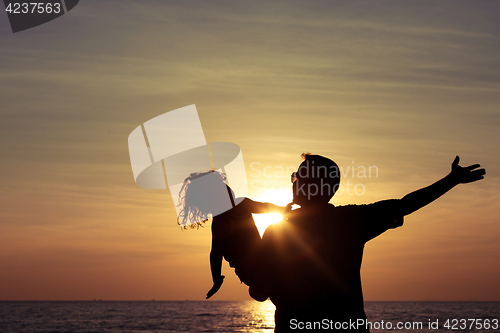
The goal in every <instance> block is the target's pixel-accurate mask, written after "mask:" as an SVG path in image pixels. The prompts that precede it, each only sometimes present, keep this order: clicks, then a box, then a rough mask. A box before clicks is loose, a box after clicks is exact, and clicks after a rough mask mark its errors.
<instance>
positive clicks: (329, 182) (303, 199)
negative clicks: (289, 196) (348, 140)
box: [292, 153, 340, 206]
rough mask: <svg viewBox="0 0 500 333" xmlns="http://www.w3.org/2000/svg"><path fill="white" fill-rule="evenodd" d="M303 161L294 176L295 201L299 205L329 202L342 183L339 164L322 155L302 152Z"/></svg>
mask: <svg viewBox="0 0 500 333" xmlns="http://www.w3.org/2000/svg"><path fill="white" fill-rule="evenodd" d="M302 158H303V159H304V162H302V163H301V164H300V166H299V168H298V170H297V172H295V173H294V175H293V176H292V181H293V202H294V203H296V204H297V205H301V206H304V205H310V204H318V203H328V201H330V199H331V198H332V197H333V195H334V194H335V192H336V191H337V189H338V187H339V184H340V171H339V167H338V166H337V164H336V163H335V162H334V161H332V160H331V159H329V158H326V157H323V156H320V155H311V154H309V153H304V154H302Z"/></svg>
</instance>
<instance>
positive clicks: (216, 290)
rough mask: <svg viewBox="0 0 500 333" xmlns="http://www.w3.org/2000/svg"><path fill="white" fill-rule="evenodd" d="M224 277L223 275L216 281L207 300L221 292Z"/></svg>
mask: <svg viewBox="0 0 500 333" xmlns="http://www.w3.org/2000/svg"><path fill="white" fill-rule="evenodd" d="M224 278H225V276H224V275H221V276H220V277H219V278H218V279H217V280H216V281H214V285H213V287H212V289H210V290H209V291H208V293H207V299H209V298H210V297H212V296H213V295H214V294H215V293H216V292H218V291H219V289H220V287H221V286H222V282H224Z"/></svg>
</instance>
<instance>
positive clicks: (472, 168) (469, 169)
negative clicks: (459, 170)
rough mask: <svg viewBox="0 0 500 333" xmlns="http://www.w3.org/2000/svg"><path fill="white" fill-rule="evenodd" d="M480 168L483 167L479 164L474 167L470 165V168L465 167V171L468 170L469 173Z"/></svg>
mask: <svg viewBox="0 0 500 333" xmlns="http://www.w3.org/2000/svg"><path fill="white" fill-rule="evenodd" d="M480 166H481V165H479V164H473V165H469V166H468V167H465V168H464V169H465V170H467V171H471V170H474V169H476V168H479V167H480ZM483 170H484V169H483Z"/></svg>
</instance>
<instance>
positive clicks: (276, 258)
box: [250, 154, 486, 332]
mask: <svg viewBox="0 0 500 333" xmlns="http://www.w3.org/2000/svg"><path fill="white" fill-rule="evenodd" d="M303 158H304V162H302V164H300V166H299V168H298V170H297V172H296V173H293V174H292V182H293V202H294V203H295V204H298V205H300V206H301V208H299V209H296V210H293V211H291V212H290V213H289V214H288V219H287V220H286V221H283V222H282V223H278V224H274V225H271V226H270V227H269V228H268V229H267V230H266V232H265V233H264V236H263V238H262V254H261V257H260V267H259V270H258V273H257V277H256V280H255V282H254V283H253V284H252V286H251V287H250V295H251V296H252V297H253V298H254V299H256V300H258V301H264V300H266V299H267V298H268V297H270V298H271V300H272V302H273V303H274V304H275V305H276V312H275V323H276V329H275V331H276V332H288V331H293V332H295V331H297V330H301V329H305V330H307V331H314V330H318V331H323V330H325V329H341V330H342V329H343V330H349V331H357V332H368V328H367V327H366V322H365V320H366V314H365V312H364V308H363V293H362V289H361V278H360V268H361V261H362V258H363V248H364V245H365V243H366V242H368V241H369V240H371V239H373V238H375V237H377V236H378V235H380V234H382V233H383V232H385V231H386V230H388V229H392V228H397V227H400V226H402V225H403V217H404V216H405V215H408V214H411V213H413V212H414V211H416V210H418V209H420V208H422V207H424V206H425V205H427V204H429V203H430V202H432V201H434V200H436V199H437V198H439V197H440V196H441V195H443V194H444V193H446V192H447V191H449V190H450V189H451V188H453V187H454V186H456V185H458V184H463V183H471V182H475V181H477V180H480V179H483V178H484V175H485V173H486V172H485V170H484V169H477V168H478V167H479V164H474V165H471V166H468V167H461V166H460V165H459V164H458V163H459V157H458V156H457V157H456V158H455V160H454V161H453V163H452V166H451V172H450V173H449V174H448V175H447V176H446V177H444V178H443V179H441V180H439V181H437V182H436V183H434V184H432V185H430V186H428V187H425V188H422V189H420V190H417V191H415V192H412V193H410V194H408V195H406V196H404V197H403V198H402V199H393V200H384V201H379V202H376V203H372V204H369V205H348V206H340V207H335V206H333V205H332V204H329V203H328V202H329V200H330V199H331V198H332V196H333V195H334V194H335V191H336V190H337V188H338V186H339V183H340V173H339V169H338V166H337V164H335V162H333V161H332V160H330V159H328V158H326V157H323V156H319V155H310V154H303Z"/></svg>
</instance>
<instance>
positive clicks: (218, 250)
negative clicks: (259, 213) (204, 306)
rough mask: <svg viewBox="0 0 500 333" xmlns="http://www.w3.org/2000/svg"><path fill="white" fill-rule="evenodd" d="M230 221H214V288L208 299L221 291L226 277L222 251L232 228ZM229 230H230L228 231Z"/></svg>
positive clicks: (212, 262) (211, 262)
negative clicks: (223, 269)
mask: <svg viewBox="0 0 500 333" xmlns="http://www.w3.org/2000/svg"><path fill="white" fill-rule="evenodd" d="M229 223H230V221H225V220H219V219H217V220H215V218H214V220H213V221H212V250H211V251H210V270H211V272H212V281H213V283H214V284H213V286H212V288H211V289H210V290H209V291H208V293H207V299H209V298H210V297H212V296H213V295H214V294H215V293H216V292H217V291H219V289H220V287H221V286H222V282H224V275H222V274H221V270H222V256H223V252H222V249H223V247H224V238H225V236H226V235H227V233H228V231H230V228H232V226H231V225H230V224H229ZM228 228H229V229H228Z"/></svg>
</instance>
